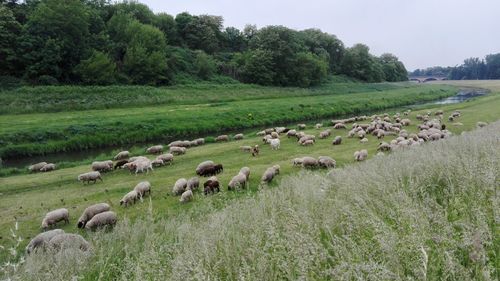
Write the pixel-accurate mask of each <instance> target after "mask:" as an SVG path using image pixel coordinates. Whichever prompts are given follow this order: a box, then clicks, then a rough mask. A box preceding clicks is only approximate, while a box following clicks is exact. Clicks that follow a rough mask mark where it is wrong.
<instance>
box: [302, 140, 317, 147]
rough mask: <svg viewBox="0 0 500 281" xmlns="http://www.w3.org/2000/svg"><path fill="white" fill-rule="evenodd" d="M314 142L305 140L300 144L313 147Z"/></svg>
mask: <svg viewBox="0 0 500 281" xmlns="http://www.w3.org/2000/svg"><path fill="white" fill-rule="evenodd" d="M313 144H314V141H313V140H306V141H304V142H303V143H302V145H303V146H310V145H313Z"/></svg>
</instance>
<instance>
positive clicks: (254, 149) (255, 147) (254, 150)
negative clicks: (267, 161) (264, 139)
mask: <svg viewBox="0 0 500 281" xmlns="http://www.w3.org/2000/svg"><path fill="white" fill-rule="evenodd" d="M259 152H260V149H259V146H258V145H257V144H256V145H255V146H254V147H253V148H252V156H253V157H255V156H258V155H259Z"/></svg>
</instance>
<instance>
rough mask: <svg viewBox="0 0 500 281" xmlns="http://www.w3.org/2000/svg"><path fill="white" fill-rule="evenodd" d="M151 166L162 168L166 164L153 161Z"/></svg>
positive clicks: (159, 160) (158, 160) (156, 160)
mask: <svg viewBox="0 0 500 281" xmlns="http://www.w3.org/2000/svg"><path fill="white" fill-rule="evenodd" d="M151 165H153V167H161V166H164V165H165V162H163V160H161V159H155V160H153V161H151Z"/></svg>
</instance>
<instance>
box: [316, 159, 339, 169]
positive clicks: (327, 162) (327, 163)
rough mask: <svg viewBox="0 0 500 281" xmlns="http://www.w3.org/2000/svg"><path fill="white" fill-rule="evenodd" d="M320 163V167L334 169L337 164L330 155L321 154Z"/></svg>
mask: <svg viewBox="0 0 500 281" xmlns="http://www.w3.org/2000/svg"><path fill="white" fill-rule="evenodd" d="M318 165H319V167H320V168H327V169H328V168H331V169H333V168H335V166H336V165H337V162H336V161H335V160H334V159H333V158H331V157H329V156H320V157H319V158H318Z"/></svg>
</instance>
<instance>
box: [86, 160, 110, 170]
mask: <svg viewBox="0 0 500 281" xmlns="http://www.w3.org/2000/svg"><path fill="white" fill-rule="evenodd" d="M91 168H92V171H98V172H108V171H111V170H113V161H111V160H107V161H94V162H92V165H91Z"/></svg>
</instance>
